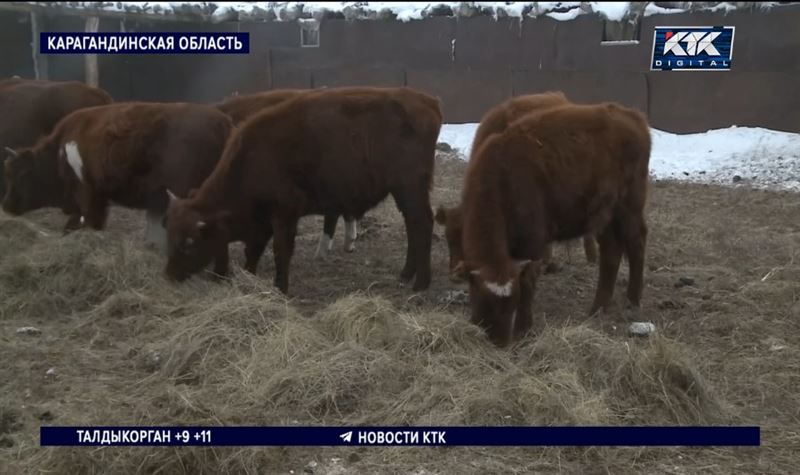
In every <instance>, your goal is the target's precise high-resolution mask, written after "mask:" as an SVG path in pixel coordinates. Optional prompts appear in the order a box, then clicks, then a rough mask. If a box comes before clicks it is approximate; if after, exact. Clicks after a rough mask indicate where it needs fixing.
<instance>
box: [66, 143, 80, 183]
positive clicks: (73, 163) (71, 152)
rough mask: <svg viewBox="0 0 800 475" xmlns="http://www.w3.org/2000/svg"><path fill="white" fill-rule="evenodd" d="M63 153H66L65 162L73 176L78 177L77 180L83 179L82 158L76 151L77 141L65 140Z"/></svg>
mask: <svg viewBox="0 0 800 475" xmlns="http://www.w3.org/2000/svg"><path fill="white" fill-rule="evenodd" d="M64 153H65V154H66V155H67V163H69V166H70V167H72V171H74V172H75V176H77V177H78V180H80V181H83V159H82V158H81V154H80V152H79V151H78V144H77V142H67V144H66V145H64Z"/></svg>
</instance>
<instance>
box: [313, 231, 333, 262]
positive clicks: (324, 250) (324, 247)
mask: <svg viewBox="0 0 800 475" xmlns="http://www.w3.org/2000/svg"><path fill="white" fill-rule="evenodd" d="M331 249H333V237H331V236H328V235H327V234H325V233H324V232H323V233H322V234H321V235H320V237H319V245H318V246H317V252H315V253H314V257H325V256H326V255H327V254H328V253H329V252H330V251H331Z"/></svg>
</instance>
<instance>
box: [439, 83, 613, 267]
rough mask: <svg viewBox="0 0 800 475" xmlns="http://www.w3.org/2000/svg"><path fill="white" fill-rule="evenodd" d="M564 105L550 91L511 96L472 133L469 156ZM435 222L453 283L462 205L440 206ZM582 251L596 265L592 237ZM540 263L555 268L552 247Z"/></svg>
mask: <svg viewBox="0 0 800 475" xmlns="http://www.w3.org/2000/svg"><path fill="white" fill-rule="evenodd" d="M565 104H569V101H568V100H567V98H566V96H564V94H563V93H561V92H557V91H552V92H545V93H541V94H528V95H524V96H518V97H514V98H512V99H509V100H507V101H505V102H503V103H501V104H499V105H497V106H496V107H493V108H492V109H490V110H489V112H487V113H486V115H484V116H483V119H481V123H480V125H479V126H478V130H476V131H475V137H474V138H473V139H472V149H471V151H472V153H475V152H476V151H477V150H478V149H479V148H480V146H481V145H482V144H483V142H485V141H486V139H487V138H488V137H489V136H491V135H492V134H496V133H499V132H502V131H503V130H505V129H506V127H508V125H509V124H511V123H512V122H514V120H516V119H518V118H520V117H522V116H523V115H526V114H530V113H532V112H537V111H543V110H547V109H548V108H552V107H557V106H562V105H565ZM435 219H436V222H437V223H439V224H440V225H442V226H443V227H444V229H445V240H446V241H447V247H448V251H449V254H450V278H451V280H453V281H456V280H458V276H457V275H455V274H454V273H453V271H454V270H455V266H456V264H457V263H458V262H459V261H460V260H461V259H462V256H463V252H462V250H461V229H462V217H461V206H460V205H456V206H454V207H452V208H445V207H443V206H439V207H438V208H437V210H436V215H435ZM583 248H584V251H585V253H586V260H588V261H589V262H592V263H594V262H596V261H597V244H596V242H595V239H594V237H593V236H589V235H587V236H584V237H583ZM542 264H543V265H544V266H545V272H550V271H553V270H555V268H556V264H555V262H553V247H552V246H551V245H550V244H548V245H547V248H546V250H545V255H544V257H543V262H542Z"/></svg>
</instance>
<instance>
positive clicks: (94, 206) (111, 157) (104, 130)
mask: <svg viewBox="0 0 800 475" xmlns="http://www.w3.org/2000/svg"><path fill="white" fill-rule="evenodd" d="M232 129H233V124H232V122H231V119H230V118H229V117H228V116H227V115H225V114H223V113H222V112H220V111H218V110H216V109H215V108H213V107H209V106H203V105H196V104H181V103H178V104H154V103H118V104H111V105H106V106H99V107H90V108H86V109H81V110H79V111H76V112H73V113H72V114H70V115H68V116H67V117H65V118H64V119H63V120H62V121H61V122H59V124H58V125H57V126H56V128H55V130H54V131H53V132H52V133H51V134H50V135H48V136H45V137H42V138H41V139H40V140H39V141H38V142H37V143H36V145H35V146H33V147H31V148H25V149H21V150H18V151H16V152H14V155H15V157H14V158H12V159H11V160H9V161H7V162H6V165H5V173H6V179H7V180H8V189H7V190H6V196H5V199H4V200H3V209H4V210H5V211H6V212H8V213H11V214H14V215H19V214H22V213H25V212H28V211H31V210H34V209H38V208H42V207H49V206H54V207H60V208H61V209H62V210H63V211H64V212H65V213H66V214H69V215H70V220H69V221H68V223H67V225H66V226H65V232H66V231H69V230H73V229H76V228H78V227H81V226H83V221H84V218H85V225H87V226H89V227H91V228H94V229H102V228H103V227H104V226H105V222H106V217H107V214H108V204H109V202H110V201H112V202H115V203H117V204H119V205H122V206H125V207H129V208H136V209H146V210H147V218H148V219H147V222H148V238H150V239H151V240H153V241H157V239H158V237H159V236H158V233H159V228H160V229H161V235H162V236H163V234H165V231H163V227H162V225H161V221H162V218H163V216H164V215H165V212H166V208H167V205H168V203H169V200H168V197H167V194H166V190H167V187H169V189H171V190H173V191H174V192H177V193H180V194H182V195H185V194H187V193H188V192H189V190H190V189H191V188H193V187H196V186H199V185H200V183H202V181H203V180H204V179H205V178H206V177H208V176H209V175H210V174H211V171H212V170H213V169H214V166H215V165H216V163H217V161H218V160H219V157H220V156H221V154H222V150H223V147H224V145H225V140H226V138H227V137H228V135H229V134H230V132H231V130H232ZM161 240H162V242H161V243H158V242H157V244H160V245H161V246H165V244H166V242H165V238H164V237H162V238H161Z"/></svg>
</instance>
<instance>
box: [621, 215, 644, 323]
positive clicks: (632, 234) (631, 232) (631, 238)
mask: <svg viewBox="0 0 800 475" xmlns="http://www.w3.org/2000/svg"><path fill="white" fill-rule="evenodd" d="M624 234H625V254H626V255H627V256H628V269H629V276H628V301H630V303H631V305H633V306H634V307H639V304H640V301H641V299H642V287H643V286H644V254H645V246H646V244H647V224H645V222H644V220H643V219H641V218H637V219H632V220H630V221H629V222H628V223H626V224H625V228H624Z"/></svg>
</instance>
